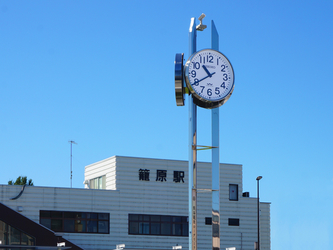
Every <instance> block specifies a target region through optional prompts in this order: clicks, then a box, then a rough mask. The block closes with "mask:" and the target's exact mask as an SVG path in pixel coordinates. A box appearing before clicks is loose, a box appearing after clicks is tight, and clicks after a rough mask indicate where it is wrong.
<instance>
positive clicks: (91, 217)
mask: <svg viewBox="0 0 333 250" xmlns="http://www.w3.org/2000/svg"><path fill="white" fill-rule="evenodd" d="M87 218H88V219H93V220H95V219H97V213H87Z"/></svg>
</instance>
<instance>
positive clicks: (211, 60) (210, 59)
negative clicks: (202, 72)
mask: <svg viewBox="0 0 333 250" xmlns="http://www.w3.org/2000/svg"><path fill="white" fill-rule="evenodd" d="M207 62H208V63H213V56H209V55H207Z"/></svg>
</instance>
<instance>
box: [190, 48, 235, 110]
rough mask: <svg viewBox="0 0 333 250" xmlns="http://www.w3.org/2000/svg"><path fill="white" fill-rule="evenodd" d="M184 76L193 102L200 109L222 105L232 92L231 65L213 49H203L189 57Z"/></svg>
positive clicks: (232, 76)
mask: <svg viewBox="0 0 333 250" xmlns="http://www.w3.org/2000/svg"><path fill="white" fill-rule="evenodd" d="M184 74H185V82H186V85H187V88H188V89H189V90H190V92H191V94H192V95H193V102H194V103H195V104H196V105H198V106H200V107H202V108H209V109H212V108H216V107H219V106H221V105H223V104H224V103H225V102H226V101H227V100H228V99H229V98H230V96H231V94H232V91H233V90H234V71H233V68H232V66H231V63H230V62H229V60H228V59H227V58H226V57H225V56H224V55H223V54H222V53H221V52H219V51H216V50H213V49H203V50H200V51H198V52H195V53H194V54H193V55H191V56H190V58H189V59H188V60H187V62H186V64H185V68H184Z"/></svg>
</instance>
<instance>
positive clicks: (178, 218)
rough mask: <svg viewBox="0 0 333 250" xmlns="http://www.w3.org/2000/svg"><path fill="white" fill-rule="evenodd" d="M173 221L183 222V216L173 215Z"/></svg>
mask: <svg viewBox="0 0 333 250" xmlns="http://www.w3.org/2000/svg"><path fill="white" fill-rule="evenodd" d="M172 221H173V222H182V217H180V216H173V217H172Z"/></svg>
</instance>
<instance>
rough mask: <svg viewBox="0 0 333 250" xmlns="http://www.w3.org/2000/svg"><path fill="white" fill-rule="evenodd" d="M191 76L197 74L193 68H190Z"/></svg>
mask: <svg viewBox="0 0 333 250" xmlns="http://www.w3.org/2000/svg"><path fill="white" fill-rule="evenodd" d="M191 76H192V77H193V78H194V77H196V76H197V72H195V70H192V71H191Z"/></svg>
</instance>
